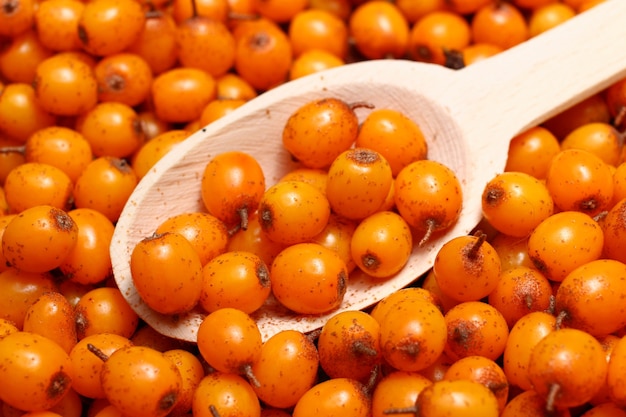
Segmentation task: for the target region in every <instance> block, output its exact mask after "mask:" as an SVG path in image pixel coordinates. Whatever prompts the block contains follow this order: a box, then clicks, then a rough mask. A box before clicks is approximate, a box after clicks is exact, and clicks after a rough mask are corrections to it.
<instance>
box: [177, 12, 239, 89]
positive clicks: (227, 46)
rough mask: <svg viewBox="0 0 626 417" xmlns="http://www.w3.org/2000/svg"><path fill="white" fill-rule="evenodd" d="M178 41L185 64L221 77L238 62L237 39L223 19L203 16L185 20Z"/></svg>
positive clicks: (180, 25)
mask: <svg viewBox="0 0 626 417" xmlns="http://www.w3.org/2000/svg"><path fill="white" fill-rule="evenodd" d="M176 40H177V42H178V45H179V49H178V60H179V62H180V64H181V65H182V66H183V67H192V68H199V69H201V70H203V71H206V72H207V73H209V74H211V75H212V76H213V77H219V76H221V75H224V74H226V72H228V70H230V69H231V68H232V66H233V65H234V64H235V38H234V37H233V35H232V34H231V33H230V31H229V30H228V27H226V24H225V23H223V22H221V21H218V20H215V19H211V18H209V17H204V16H193V17H190V18H189V19H185V20H184V21H182V22H181V23H180V24H179V25H178V28H177V30H176Z"/></svg>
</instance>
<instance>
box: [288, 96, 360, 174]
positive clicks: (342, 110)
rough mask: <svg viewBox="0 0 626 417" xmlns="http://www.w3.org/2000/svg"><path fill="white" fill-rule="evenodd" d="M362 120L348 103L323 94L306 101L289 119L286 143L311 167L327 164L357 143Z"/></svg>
mask: <svg viewBox="0 0 626 417" xmlns="http://www.w3.org/2000/svg"><path fill="white" fill-rule="evenodd" d="M358 129H359V121H358V119H357V116H356V114H355V113H354V109H353V107H352V106H350V105H349V104H348V103H345V102H344V101H342V100H339V99H336V98H332V97H330V98H323V99H319V100H315V101H311V102H309V103H306V104H305V105H303V106H302V107H300V108H299V109H298V110H296V111H295V112H294V113H293V114H292V115H291V116H290V117H289V119H288V120H287V123H286V125H285V127H284V129H283V134H282V140H283V146H284V147H285V149H287V151H288V152H289V153H290V154H291V155H292V156H293V157H294V158H295V159H296V160H298V162H300V163H301V164H302V165H304V166H305V167H308V168H327V167H329V166H330V164H331V163H332V162H333V161H334V160H335V158H337V156H339V154H341V153H342V152H344V151H346V150H348V149H349V148H350V146H352V144H353V143H354V141H355V139H356V137H357V133H358Z"/></svg>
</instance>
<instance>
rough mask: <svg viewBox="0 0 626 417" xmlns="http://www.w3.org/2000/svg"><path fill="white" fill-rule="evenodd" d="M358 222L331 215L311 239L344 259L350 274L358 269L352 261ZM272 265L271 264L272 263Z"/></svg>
mask: <svg viewBox="0 0 626 417" xmlns="http://www.w3.org/2000/svg"><path fill="white" fill-rule="evenodd" d="M356 227H357V222H356V221H354V220H349V219H346V218H344V217H341V216H339V215H337V214H335V213H331V214H330V217H329V218H328V223H326V227H324V229H323V230H322V231H321V232H320V233H319V234H317V235H316V236H314V237H313V238H311V242H313V243H319V244H320V245H322V246H324V247H326V248H328V249H332V250H334V251H335V252H337V254H338V255H339V256H340V257H341V259H343V261H344V262H345V263H346V267H347V268H348V273H350V272H352V271H353V270H354V268H356V263H355V262H354V259H352V250H351V243H352V236H353V235H354V231H355V230H356ZM270 264H271V263H270Z"/></svg>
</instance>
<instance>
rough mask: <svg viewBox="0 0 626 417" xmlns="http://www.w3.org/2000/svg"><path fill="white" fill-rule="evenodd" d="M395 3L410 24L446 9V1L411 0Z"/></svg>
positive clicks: (400, 0)
mask: <svg viewBox="0 0 626 417" xmlns="http://www.w3.org/2000/svg"><path fill="white" fill-rule="evenodd" d="M395 3H396V6H398V9H399V10H400V11H401V12H402V14H403V15H404V17H405V18H406V19H407V20H408V21H409V23H410V24H414V23H415V22H417V21H418V20H419V19H420V18H422V17H423V16H426V15H427V14H428V13H430V12H434V11H436V10H441V9H444V8H445V7H446V0H423V1H419V2H416V1H413V0H397V1H396V2H395Z"/></svg>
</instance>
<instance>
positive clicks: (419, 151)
mask: <svg viewBox="0 0 626 417" xmlns="http://www.w3.org/2000/svg"><path fill="white" fill-rule="evenodd" d="M355 145H356V146H357V147H360V148H367V149H371V150H374V151H376V152H378V153H379V154H381V155H382V156H383V158H385V159H386V160H387V162H389V165H390V166H391V172H392V174H393V176H394V177H395V176H396V175H398V173H399V172H400V170H401V169H402V168H404V167H405V166H406V165H408V164H410V163H411V162H414V161H417V160H420V159H426V155H427V153H428V144H427V143H426V139H425V138H424V135H423V134H422V131H421V130H420V128H419V126H418V125H417V124H416V123H415V122H414V121H413V120H411V119H409V118H408V117H407V116H405V115H404V114H403V113H401V112H399V111H397V110H393V109H377V110H373V111H372V112H371V113H370V114H368V115H367V117H366V118H365V120H363V122H362V123H361V125H360V126H359V133H358V135H357V138H356V142H355Z"/></svg>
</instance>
